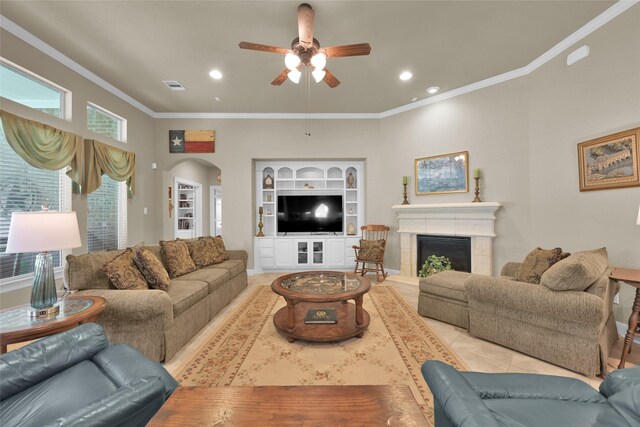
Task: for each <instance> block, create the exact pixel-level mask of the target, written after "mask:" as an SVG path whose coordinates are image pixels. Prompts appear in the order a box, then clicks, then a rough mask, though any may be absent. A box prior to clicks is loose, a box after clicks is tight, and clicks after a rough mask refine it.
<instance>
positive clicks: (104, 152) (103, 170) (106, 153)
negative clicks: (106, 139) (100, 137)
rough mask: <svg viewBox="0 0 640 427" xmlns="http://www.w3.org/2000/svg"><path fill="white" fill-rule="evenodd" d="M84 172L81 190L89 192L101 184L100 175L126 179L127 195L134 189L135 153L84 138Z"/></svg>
mask: <svg viewBox="0 0 640 427" xmlns="http://www.w3.org/2000/svg"><path fill="white" fill-rule="evenodd" d="M84 143H85V148H84V161H85V163H84V173H85V182H84V187H83V189H82V192H83V193H84V194H90V193H92V192H94V191H95V190H97V189H98V188H99V187H100V185H102V175H103V174H107V176H109V178H111V179H113V180H114V181H127V190H128V193H129V197H133V194H134V193H135V190H136V155H135V153H132V152H130V151H124V150H121V149H119V148H116V147H112V146H111V145H107V144H104V143H102V142H100V141H96V140H94V139H85V140H84Z"/></svg>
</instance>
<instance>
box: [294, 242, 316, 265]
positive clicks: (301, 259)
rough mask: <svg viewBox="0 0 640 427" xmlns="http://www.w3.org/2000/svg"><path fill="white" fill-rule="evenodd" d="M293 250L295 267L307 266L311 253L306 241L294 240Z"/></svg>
mask: <svg viewBox="0 0 640 427" xmlns="http://www.w3.org/2000/svg"><path fill="white" fill-rule="evenodd" d="M294 249H295V251H296V252H295V255H294V256H295V263H296V264H297V265H307V264H309V259H310V258H309V255H310V252H311V251H312V248H311V245H310V243H309V241H307V240H296V241H295V244H294Z"/></svg>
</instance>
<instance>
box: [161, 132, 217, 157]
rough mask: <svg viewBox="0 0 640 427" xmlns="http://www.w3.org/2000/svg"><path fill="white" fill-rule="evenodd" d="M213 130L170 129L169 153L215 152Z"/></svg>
mask: <svg viewBox="0 0 640 427" xmlns="http://www.w3.org/2000/svg"><path fill="white" fill-rule="evenodd" d="M215 134H216V132H215V131H214V130H170V131H169V152H170V153H215V152H216V142H215Z"/></svg>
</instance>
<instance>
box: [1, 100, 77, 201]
mask: <svg viewBox="0 0 640 427" xmlns="http://www.w3.org/2000/svg"><path fill="white" fill-rule="evenodd" d="M0 117H1V118H2V127H3V129H4V135H5V137H6V139H7V143H8V144H9V145H10V146H11V148H12V149H13V150H14V151H15V152H16V153H17V154H18V156H20V157H21V158H22V159H24V161H25V162H27V163H29V164H30V165H31V166H34V167H36V168H40V169H48V170H60V169H62V168H64V167H67V166H69V168H70V170H69V171H67V176H68V177H69V178H71V180H72V181H73V182H74V186H73V187H74V191H77V190H78V189H79V187H81V186H82V184H83V179H82V153H83V144H82V137H81V136H79V135H75V134H73V133H70V132H65V131H63V130H60V129H56V128H54V127H52V126H48V125H45V124H43V123H39V122H34V121H33V120H27V119H25V118H23V117H19V116H15V115H13V114H11V113H7V112H6V111H4V110H0Z"/></svg>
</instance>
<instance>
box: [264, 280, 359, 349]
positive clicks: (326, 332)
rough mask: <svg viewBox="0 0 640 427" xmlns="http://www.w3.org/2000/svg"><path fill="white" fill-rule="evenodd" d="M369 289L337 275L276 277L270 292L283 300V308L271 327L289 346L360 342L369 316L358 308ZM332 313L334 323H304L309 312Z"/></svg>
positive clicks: (355, 281) (274, 317)
mask: <svg viewBox="0 0 640 427" xmlns="http://www.w3.org/2000/svg"><path fill="white" fill-rule="evenodd" d="M370 288H371V284H370V283H369V281H368V280H367V279H366V278H364V277H362V276H357V275H354V274H352V273H343V272H339V271H305V272H301V273H293V274H287V275H285V276H280V277H278V278H277V279H276V280H274V281H273V283H272V284H271V289H272V290H273V291H274V292H275V293H277V294H278V295H282V296H283V297H284V299H285V301H286V302H287V306H286V307H283V308H281V309H280V310H278V312H277V313H276V314H275V315H274V316H273V324H274V325H275V326H276V328H277V329H278V330H279V331H280V332H282V333H283V334H284V335H285V336H286V337H287V339H288V340H289V342H293V341H295V340H304V341H311V342H334V341H344V340H347V339H349V338H353V337H358V338H361V337H362V336H363V334H364V330H365V329H367V327H368V326H369V321H370V319H369V313H367V311H366V310H365V309H364V308H363V307H362V300H363V295H364V294H366V293H367V292H369V289H370ZM349 300H354V302H355V304H353V303H350V302H349ZM332 310H335V314H336V316H335V323H305V317H306V316H307V313H308V312H309V311H312V313H316V312H317V311H319V312H320V313H328V312H330V311H332ZM307 320H309V319H307Z"/></svg>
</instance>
